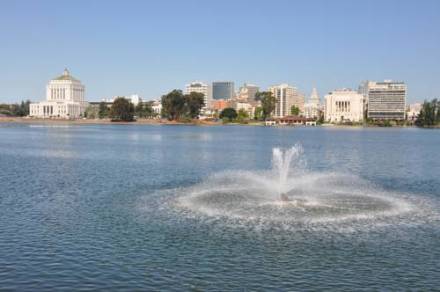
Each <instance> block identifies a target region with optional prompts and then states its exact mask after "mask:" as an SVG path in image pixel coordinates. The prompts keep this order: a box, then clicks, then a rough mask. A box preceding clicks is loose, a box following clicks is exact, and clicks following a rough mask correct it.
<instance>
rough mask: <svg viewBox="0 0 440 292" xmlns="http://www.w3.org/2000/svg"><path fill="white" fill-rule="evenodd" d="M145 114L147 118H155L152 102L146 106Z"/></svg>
mask: <svg viewBox="0 0 440 292" xmlns="http://www.w3.org/2000/svg"><path fill="white" fill-rule="evenodd" d="M144 114H145V117H146V118H152V117H154V111H153V105H152V102H151V101H150V102H147V103H145V104H144Z"/></svg>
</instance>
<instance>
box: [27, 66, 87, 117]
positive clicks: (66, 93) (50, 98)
mask: <svg viewBox="0 0 440 292" xmlns="http://www.w3.org/2000/svg"><path fill="white" fill-rule="evenodd" d="M86 107H87V102H86V100H85V86H84V85H82V84H81V81H79V80H78V79H75V78H74V77H72V76H71V75H70V72H69V70H67V69H65V70H64V72H63V75H61V76H58V77H56V78H54V79H52V80H50V81H49V83H48V84H47V86H46V101H42V102H38V103H31V104H30V108H29V115H30V116H31V117H38V118H65V119H77V118H79V117H81V116H83V115H84V112H85V109H86Z"/></svg>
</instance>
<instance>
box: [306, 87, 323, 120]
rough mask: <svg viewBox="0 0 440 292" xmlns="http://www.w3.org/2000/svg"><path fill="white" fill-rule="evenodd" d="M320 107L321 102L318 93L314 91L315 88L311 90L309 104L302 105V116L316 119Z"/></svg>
mask: <svg viewBox="0 0 440 292" xmlns="http://www.w3.org/2000/svg"><path fill="white" fill-rule="evenodd" d="M320 106H321V100H320V98H319V95H318V91H317V90H316V88H313V90H312V94H311V95H310V99H309V102H307V103H306V104H304V116H305V117H306V118H313V119H316V118H318V117H319V108H320Z"/></svg>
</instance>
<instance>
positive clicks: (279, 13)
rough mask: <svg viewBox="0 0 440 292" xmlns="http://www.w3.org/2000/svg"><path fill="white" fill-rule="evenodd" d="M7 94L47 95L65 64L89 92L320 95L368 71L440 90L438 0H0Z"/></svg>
mask: <svg viewBox="0 0 440 292" xmlns="http://www.w3.org/2000/svg"><path fill="white" fill-rule="evenodd" d="M0 40H1V41H0V102H13V101H19V100H21V99H24V98H30V99H32V100H35V101H37V100H41V99H44V94H45V86H46V83H47V82H48V80H50V79H51V78H53V77H55V76H57V75H60V74H61V73H62V71H63V69H64V68H65V67H68V68H69V69H70V71H71V73H72V75H73V76H75V77H77V78H79V79H80V80H81V81H82V82H83V83H84V84H85V85H86V97H87V99H88V100H100V99H101V98H103V97H110V96H115V95H125V94H132V93H138V94H140V95H141V96H142V97H144V98H145V99H153V98H157V97H159V96H160V95H162V94H164V93H166V92H167V91H169V90H171V89H173V88H183V87H184V85H185V84H186V83H188V82H190V81H192V80H202V81H213V80H232V81H235V83H236V87H238V86H239V85H241V84H242V83H243V82H250V83H255V84H257V85H260V86H261V87H262V88H266V87H267V86H269V85H272V84H277V83H281V82H287V83H289V84H291V85H294V86H297V87H298V88H299V89H300V90H301V91H302V92H304V93H305V94H307V96H308V95H309V94H310V92H311V89H312V87H314V86H316V87H317V88H318V91H319V94H320V96H321V97H322V96H323V95H324V94H325V93H327V92H328V91H331V90H333V89H336V88H342V87H348V88H357V86H358V84H359V83H360V82H361V81H362V80H366V79H370V80H383V79H393V80H403V81H405V82H407V84H408V89H409V92H408V97H409V101H410V102H411V101H415V100H423V99H425V98H433V97H438V96H440V1H437V0H432V1H430V0H426V1H423V0H418V1H416V0H414V1H409V0H408V1H404V0H399V1H397V0H396V1H391V0H389V1H387V0H381V1H379V0H378V1H368V0H365V1H355V0H349V1H348V0H347V1H342V0H341V1H337V0H332V1H330V0H322V1H310V0H307V1H306V0H303V1H293V0H290V1H289V0H285V1H284V0H266V1H256V0H253V1H250V0H249V1H245V0H243V1H240V0H235V1H232V0H231V1H226V0H219V1H217V0H216V1H214V0H212V1H208V0H205V1H202V0H200V1H189V0H188V1H185V0H175V1H170V0H157V1H147V0H145V1H127V0H124V1H123V0H119V1H108V0H107V1H104V0H103V1H93V0H87V1H86V0H84V1H78V0H76V1H60V0H56V1H38V0H34V1H21V0H0Z"/></svg>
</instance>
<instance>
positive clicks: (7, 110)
mask: <svg viewBox="0 0 440 292" xmlns="http://www.w3.org/2000/svg"><path fill="white" fill-rule="evenodd" d="M30 104H31V101H30V100H26V101H22V102H21V103H15V104H0V115H5V116H11V117H25V116H28V115H29V107H30Z"/></svg>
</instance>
